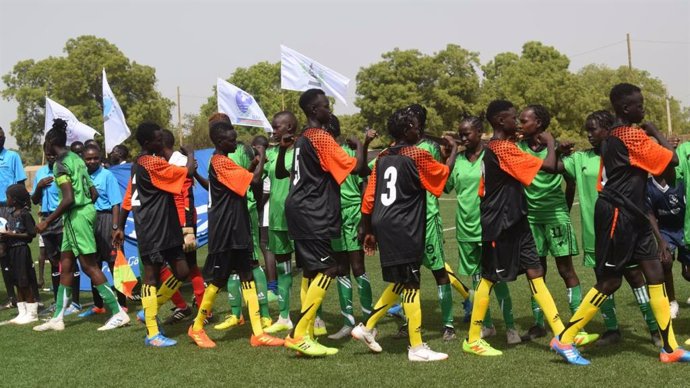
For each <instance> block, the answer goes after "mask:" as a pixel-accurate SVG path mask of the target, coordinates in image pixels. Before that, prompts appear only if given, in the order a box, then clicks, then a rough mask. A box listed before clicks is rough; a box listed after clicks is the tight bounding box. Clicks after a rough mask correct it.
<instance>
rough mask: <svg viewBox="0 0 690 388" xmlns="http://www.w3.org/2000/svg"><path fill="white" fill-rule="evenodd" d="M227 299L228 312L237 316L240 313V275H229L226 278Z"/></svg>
mask: <svg viewBox="0 0 690 388" xmlns="http://www.w3.org/2000/svg"><path fill="white" fill-rule="evenodd" d="M228 299H229V300H230V312H231V313H232V315H234V316H236V317H237V318H239V317H240V315H242V290H241V289H240V276H239V275H237V274H232V275H230V278H229V279H228Z"/></svg>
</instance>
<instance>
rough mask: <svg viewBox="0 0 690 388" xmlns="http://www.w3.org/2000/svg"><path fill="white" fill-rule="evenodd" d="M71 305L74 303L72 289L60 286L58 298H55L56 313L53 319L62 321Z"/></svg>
mask: <svg viewBox="0 0 690 388" xmlns="http://www.w3.org/2000/svg"><path fill="white" fill-rule="evenodd" d="M70 303H72V287H68V286H63V285H62V284H60V285H59V286H58V291H57V298H55V313H54V314H53V318H59V319H62V317H63V316H64V315H65V310H66V309H67V307H69V305H70Z"/></svg>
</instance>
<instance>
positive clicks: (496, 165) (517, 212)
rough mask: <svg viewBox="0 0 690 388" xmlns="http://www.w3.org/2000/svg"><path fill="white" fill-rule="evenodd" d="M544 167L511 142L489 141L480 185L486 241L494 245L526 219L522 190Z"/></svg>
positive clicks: (525, 202)
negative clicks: (503, 234)
mask: <svg viewBox="0 0 690 388" xmlns="http://www.w3.org/2000/svg"><path fill="white" fill-rule="evenodd" d="M542 163H543V161H542V160H541V159H539V158H538V157H536V156H534V155H530V154H528V153H526V152H524V151H522V150H520V149H519V148H518V147H517V145H516V144H515V143H514V142H512V141H510V140H499V139H492V140H491V141H489V143H488V144H487V146H486V149H485V151H484V159H483V160H482V178H481V179H482V180H481V182H480V184H479V196H480V197H481V205H480V209H481V220H482V240H483V241H495V240H496V238H497V237H498V236H499V235H500V234H501V232H503V231H504V230H506V229H508V228H510V227H511V226H513V225H516V224H517V223H518V222H520V221H521V220H522V219H523V217H526V216H527V200H526V199H525V193H524V189H523V186H528V185H529V184H530V183H532V180H533V179H534V177H535V176H536V175H537V172H539V170H540V169H541V165H542Z"/></svg>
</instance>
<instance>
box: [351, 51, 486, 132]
mask: <svg viewBox="0 0 690 388" xmlns="http://www.w3.org/2000/svg"><path fill="white" fill-rule="evenodd" d="M382 58H383V60H382V61H380V62H377V63H374V64H373V65H371V66H368V67H365V68H362V69H361V70H360V71H359V73H357V99H356V100H355V105H356V106H357V107H359V108H360V114H361V116H362V118H363V119H364V121H365V122H366V123H368V124H369V125H371V126H372V127H373V128H375V129H377V130H378V131H379V132H380V133H385V132H386V122H387V120H388V117H389V116H390V115H391V113H393V112H394V111H395V110H396V109H399V108H402V107H404V106H406V105H409V104H412V103H419V104H421V105H423V106H425V107H426V108H427V111H428V117H427V127H428V128H429V131H430V132H432V133H435V134H440V133H442V132H443V131H445V130H449V129H454V128H456V125H457V123H458V122H459V121H460V119H461V118H462V116H463V115H464V114H468V113H472V112H474V111H476V108H477V107H476V102H477V100H478V97H479V92H480V86H479V76H478V74H477V72H476V70H475V68H477V67H478V66H479V57H478V54H477V53H474V52H470V51H467V50H465V49H463V48H461V47H460V46H457V45H453V44H449V45H447V46H446V48H445V49H444V50H441V51H439V52H438V53H435V54H434V55H425V54H422V53H421V52H419V51H418V50H400V49H397V48H396V49H395V50H393V51H390V52H387V53H384V54H383V55H382Z"/></svg>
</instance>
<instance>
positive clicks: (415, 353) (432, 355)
mask: <svg viewBox="0 0 690 388" xmlns="http://www.w3.org/2000/svg"><path fill="white" fill-rule="evenodd" d="M447 358H448V355H447V354H445V353H439V352H434V351H433V350H431V348H430V347H429V345H427V344H426V343H423V344H421V345H417V346H415V347H414V348H413V347H409V348H407V359H408V360H410V361H421V362H426V361H441V360H445V359H447Z"/></svg>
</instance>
